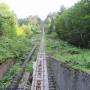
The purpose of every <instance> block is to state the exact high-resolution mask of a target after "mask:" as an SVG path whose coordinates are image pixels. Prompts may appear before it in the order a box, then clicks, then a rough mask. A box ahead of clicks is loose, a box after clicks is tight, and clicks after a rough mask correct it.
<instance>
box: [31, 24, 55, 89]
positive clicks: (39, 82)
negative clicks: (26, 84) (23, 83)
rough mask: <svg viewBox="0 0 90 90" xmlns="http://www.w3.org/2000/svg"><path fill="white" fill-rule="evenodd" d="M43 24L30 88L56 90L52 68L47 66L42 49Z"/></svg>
mask: <svg viewBox="0 0 90 90" xmlns="http://www.w3.org/2000/svg"><path fill="white" fill-rule="evenodd" d="M44 34H45V33H44V24H43V29H42V36H41V43H40V48H39V52H38V55H37V60H36V65H35V67H34V71H33V81H32V86H31V90H56V88H55V84H54V83H55V82H54V80H53V78H54V76H53V73H52V70H51V69H50V68H48V64H47V61H46V54H45V49H44V46H45V44H44V36H45V35H44Z"/></svg>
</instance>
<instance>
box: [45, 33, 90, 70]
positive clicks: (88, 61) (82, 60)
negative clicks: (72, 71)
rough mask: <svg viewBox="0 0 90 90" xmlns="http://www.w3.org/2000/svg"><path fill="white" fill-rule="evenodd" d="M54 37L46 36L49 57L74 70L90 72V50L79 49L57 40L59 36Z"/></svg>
mask: <svg viewBox="0 0 90 90" xmlns="http://www.w3.org/2000/svg"><path fill="white" fill-rule="evenodd" d="M54 35H55V34H54ZM54 35H53V34H51V35H46V53H47V55H49V56H52V57H54V58H56V59H57V60H59V61H62V62H64V63H67V64H68V65H70V66H72V67H74V68H77V69H80V70H84V71H90V50H88V49H80V48H77V47H75V46H73V45H71V44H69V43H68V42H65V41H62V40H60V39H57V40H56V38H57V36H54Z"/></svg>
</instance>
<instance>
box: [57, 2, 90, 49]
mask: <svg viewBox="0 0 90 90" xmlns="http://www.w3.org/2000/svg"><path fill="white" fill-rule="evenodd" d="M56 31H57V33H58V35H59V37H60V39H62V40H65V41H68V42H69V43H72V44H74V45H76V46H79V47H86V48H88V47H90V3H89V2H88V3H85V2H84V1H80V2H78V3H77V4H75V5H74V6H73V7H71V8H70V9H68V10H65V11H64V12H63V13H59V15H57V17H56Z"/></svg>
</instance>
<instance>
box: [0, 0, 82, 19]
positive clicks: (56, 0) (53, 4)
mask: <svg viewBox="0 0 90 90" xmlns="http://www.w3.org/2000/svg"><path fill="white" fill-rule="evenodd" d="M78 1H80V0H0V2H5V3H7V4H8V5H9V6H10V7H11V9H12V10H13V11H14V12H15V13H16V15H17V17H18V18H24V17H28V16H29V15H38V16H39V17H40V18H41V19H45V17H46V16H47V14H48V13H49V12H55V11H58V10H59V9H60V6H61V5H64V6H65V7H67V8H68V7H71V6H72V5H74V3H76V2H78Z"/></svg>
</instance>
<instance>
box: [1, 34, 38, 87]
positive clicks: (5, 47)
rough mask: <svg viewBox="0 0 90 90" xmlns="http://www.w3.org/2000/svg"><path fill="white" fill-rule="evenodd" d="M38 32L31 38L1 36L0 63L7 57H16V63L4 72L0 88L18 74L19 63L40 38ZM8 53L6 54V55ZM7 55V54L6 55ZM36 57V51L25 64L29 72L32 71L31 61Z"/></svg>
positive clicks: (8, 83) (7, 84) (5, 85)
mask: <svg viewBox="0 0 90 90" xmlns="http://www.w3.org/2000/svg"><path fill="white" fill-rule="evenodd" d="M39 37H40V36H39V34H36V35H34V36H33V37H32V38H30V39H28V38H20V39H18V40H17V39H14V40H11V39H8V38H6V37H2V39H1V40H0V41H1V43H0V45H1V47H0V50H1V49H2V53H3V54H0V56H1V57H0V63H3V62H4V61H6V60H8V59H9V58H12V59H13V58H14V57H16V56H17V57H18V60H17V63H16V64H15V65H13V66H12V68H10V70H9V71H8V72H7V73H6V74H5V76H4V77H3V78H2V79H1V80H0V88H2V89H3V88H6V87H8V86H9V85H10V83H11V81H12V80H13V78H14V77H15V76H16V75H17V74H18V72H19V71H20V65H21V64H22V62H23V61H24V59H25V58H26V57H27V55H28V52H30V50H31V49H32V47H33V45H34V44H35V42H36V44H37V43H38V42H37V41H39V40H40V38H39ZM0 53H1V51H0ZM7 53H8V55H7ZM6 55H7V56H6ZM35 58H36V53H35V54H34V56H33V57H32V60H31V61H30V62H29V63H28V65H27V66H26V70H27V71H29V72H32V65H33V61H34V60H35Z"/></svg>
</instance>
